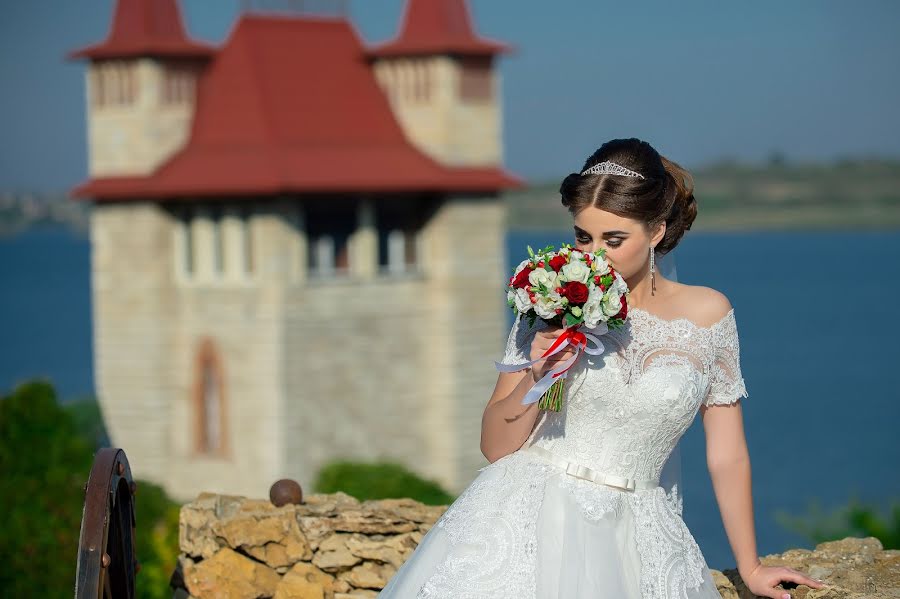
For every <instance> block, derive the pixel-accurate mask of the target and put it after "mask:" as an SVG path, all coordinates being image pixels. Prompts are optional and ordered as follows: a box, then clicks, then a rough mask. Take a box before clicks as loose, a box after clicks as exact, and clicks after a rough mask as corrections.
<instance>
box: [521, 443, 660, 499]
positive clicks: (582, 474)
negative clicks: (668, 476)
mask: <svg viewBox="0 0 900 599" xmlns="http://www.w3.org/2000/svg"><path fill="white" fill-rule="evenodd" d="M522 451H527V452H529V453H533V454H535V455H538V456H541V457H542V458H544V459H546V460H547V461H549V462H550V463H552V464H555V465H557V466H559V467H560V468H562V469H564V470H565V471H566V474H569V475H571V476H574V477H576V478H583V479H585V480H589V481H593V482H595V483H599V484H601V485H607V486H610V487H617V488H619V489H622V490H625V491H634V490H636V489H640V490H646V489H653V488H655V487H658V486H659V482H658V481H655V480H636V479H634V478H626V477H624V476H617V475H615V474H605V473H603V472H598V471H597V470H594V469H593V468H588V467H587V466H582V465H581V464H576V463H575V462H570V461H568V460H566V459H563V458H561V457H559V456H558V455H556V454H555V453H553V452H552V451H549V450H547V449H544V448H543V447H538V446H537V445H529V446H528V447H526V448H524V449H522Z"/></svg>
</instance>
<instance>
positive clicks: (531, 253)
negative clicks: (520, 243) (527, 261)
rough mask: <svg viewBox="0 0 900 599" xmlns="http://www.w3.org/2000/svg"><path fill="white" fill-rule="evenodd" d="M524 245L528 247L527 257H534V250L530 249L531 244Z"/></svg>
mask: <svg viewBox="0 0 900 599" xmlns="http://www.w3.org/2000/svg"><path fill="white" fill-rule="evenodd" d="M525 247H527V248H528V257H529V258H534V250H532V249H531V246H530V245H528V246H525Z"/></svg>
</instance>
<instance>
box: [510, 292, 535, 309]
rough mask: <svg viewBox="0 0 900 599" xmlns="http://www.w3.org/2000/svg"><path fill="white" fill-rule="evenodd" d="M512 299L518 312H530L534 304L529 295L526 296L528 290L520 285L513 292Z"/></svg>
mask: <svg viewBox="0 0 900 599" xmlns="http://www.w3.org/2000/svg"><path fill="white" fill-rule="evenodd" d="M513 300H514V301H515V302H516V309H518V310H519V312H523V313H524V312H530V311H531V308H532V307H533V306H534V304H532V303H531V297H529V296H528V290H527V289H522V288H521V287H520V288H519V289H516V291H515V293H514V294H513Z"/></svg>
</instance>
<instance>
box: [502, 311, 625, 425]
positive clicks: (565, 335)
mask: <svg viewBox="0 0 900 599" xmlns="http://www.w3.org/2000/svg"><path fill="white" fill-rule="evenodd" d="M580 326H581V325H577V326H574V327H571V328H567V329H564V330H563V332H562V333H561V334H560V335H559V337H557V338H556V340H555V341H554V342H553V345H551V346H550V348H549V349H547V351H545V352H544V354H543V355H542V356H541V357H539V358H538V359H537V360H531V361H529V362H525V363H524V364H503V363H502V362H494V366H495V367H496V368H497V370H498V371H500V372H518V371H520V370H522V369H523V368H525V367H528V366H532V365H534V364H536V363H537V362H540V361H541V360H543V359H545V358H547V357H549V356H552V355H554V354H556V353H559V352H561V351H562V350H563V349H565V348H566V346H568V345H571V346H573V347H574V348H575V355H574V356H572V357H571V358H569V359H568V360H566V361H565V362H563V363H562V364H560V365H559V366H557V367H556V368H554V369H553V370H550V371H549V372H547V373H546V374H545V375H544V376H543V377H541V380H539V381H538V382H536V383H535V384H534V386H533V387H531V389H529V390H528V393H526V394H525V397H524V398H523V399H522V405H523V406H527V405H530V404H533V403H534V402H536V401H538V400H539V399H540V400H542V401H541V403H540V404H538V407H539V408H541V409H551V410H554V411H556V412H558V411H559V410H560V407H561V405H562V393H563V384H564V380H565V378H566V376H567V375H568V371H569V368H571V367H572V365H573V364H574V363H575V361H576V360H577V359H578V356H579V355H581V352H582V351H584V352H585V353H587V354H591V355H594V356H596V355H600V354H602V353H603V343H602V342H601V341H600V339H599V338H598V337H597V335H605V334H606V333H607V332H609V327H608V326H607V325H606V323H604V322H601V323H599V324H598V325H597V326H596V327H594V328H593V329H588V330H587V331H580V330H578V329H579V327H580ZM588 341H591V342H593V344H594V347H589V346H588ZM545 396H546V397H545Z"/></svg>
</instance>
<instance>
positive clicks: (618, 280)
mask: <svg viewBox="0 0 900 599" xmlns="http://www.w3.org/2000/svg"><path fill="white" fill-rule="evenodd" d="M612 288H613V289H614V290H615V291H617V292H618V293H619V295H622V294H624V293H625V292H626V291H628V283H626V282H625V279H623V278H622V277H620V276H616V277H615V278H614V279H613V284H612Z"/></svg>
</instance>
